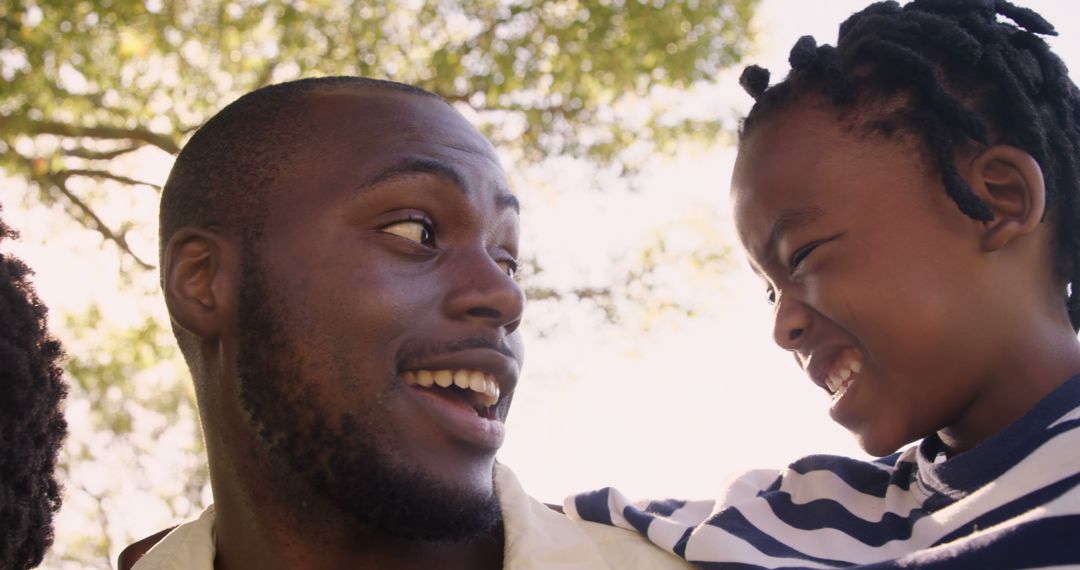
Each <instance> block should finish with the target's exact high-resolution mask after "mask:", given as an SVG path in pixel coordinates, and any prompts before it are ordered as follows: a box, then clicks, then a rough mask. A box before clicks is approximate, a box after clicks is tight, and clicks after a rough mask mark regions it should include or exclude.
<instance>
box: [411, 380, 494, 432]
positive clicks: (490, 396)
mask: <svg viewBox="0 0 1080 570" xmlns="http://www.w3.org/2000/svg"><path fill="white" fill-rule="evenodd" d="M401 378H402V380H404V381H405V384H406V385H408V386H415V387H419V388H421V389H425V390H431V391H432V392H435V393H437V394H438V395H439V396H440V397H443V398H447V399H449V400H456V401H461V402H464V403H466V404H468V405H469V406H470V407H472V409H473V410H475V411H476V415H478V416H480V417H482V418H486V419H489V420H493V419H496V415H495V407H494V406H495V404H496V403H497V402H498V401H499V383H498V382H496V381H495V377H494V376H492V375H491V374H486V373H484V372H481V371H479V370H464V369H462V370H409V371H406V372H403V373H402V374H401Z"/></svg>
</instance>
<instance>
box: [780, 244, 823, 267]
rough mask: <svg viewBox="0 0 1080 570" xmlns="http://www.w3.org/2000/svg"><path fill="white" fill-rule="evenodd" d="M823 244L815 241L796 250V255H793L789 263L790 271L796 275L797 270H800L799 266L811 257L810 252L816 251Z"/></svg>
mask: <svg viewBox="0 0 1080 570" xmlns="http://www.w3.org/2000/svg"><path fill="white" fill-rule="evenodd" d="M822 243H823V242H821V241H815V242H812V243H809V244H806V245H804V246H802V247H801V248H799V249H797V250H795V253H793V254H791V259H790V260H789V261H788V271H790V272H791V273H794V272H795V270H796V269H798V268H799V265H800V264H801V263H802V262H803V261H804V260H805V259H806V258H807V256H809V255H810V252H812V251H814V249H815V248H817V246H819V245H821V244H822Z"/></svg>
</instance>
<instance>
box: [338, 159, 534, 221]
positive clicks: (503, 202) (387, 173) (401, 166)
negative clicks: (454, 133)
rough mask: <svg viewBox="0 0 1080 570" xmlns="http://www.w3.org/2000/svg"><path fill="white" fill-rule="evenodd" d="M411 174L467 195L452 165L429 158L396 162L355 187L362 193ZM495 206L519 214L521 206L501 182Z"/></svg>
mask: <svg viewBox="0 0 1080 570" xmlns="http://www.w3.org/2000/svg"><path fill="white" fill-rule="evenodd" d="M412 174H433V175H435V176H436V177H438V178H442V179H443V180H446V181H447V182H450V183H451V184H453V185H454V186H457V187H458V189H459V190H461V192H462V193H463V194H468V193H469V187H468V186H467V185H466V184H465V177H464V176H462V175H461V173H460V172H458V170H457V169H456V168H454V167H453V166H452V165H450V164H447V163H445V162H442V161H440V160H435V159H431V158H422V157H411V158H406V159H404V160H401V161H398V162H396V163H394V164H392V165H390V166H389V167H387V168H384V169H382V170H380V171H379V172H377V173H375V174H374V175H373V176H371V177H370V178H368V179H367V180H365V181H364V182H362V183H361V184H360V186H358V187H357V190H358V191H364V190H367V189H369V188H372V187H374V186H377V185H379V184H382V183H384V182H388V181H390V180H393V179H395V178H399V177H403V176H409V175H412ZM495 190H496V195H495V205H496V206H498V207H499V208H513V209H514V212H516V213H518V214H520V213H521V204H520V203H519V202H518V199H517V197H516V196H514V195H513V194H511V193H510V189H509V188H507V187H506V184H505V183H503V182H501V181H500V182H499V183H498V187H496V189H495Z"/></svg>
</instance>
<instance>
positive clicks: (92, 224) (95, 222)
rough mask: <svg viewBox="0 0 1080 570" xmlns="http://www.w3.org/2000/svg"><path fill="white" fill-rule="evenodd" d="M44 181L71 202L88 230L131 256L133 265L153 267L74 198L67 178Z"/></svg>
mask: <svg viewBox="0 0 1080 570" xmlns="http://www.w3.org/2000/svg"><path fill="white" fill-rule="evenodd" d="M46 179H47V181H48V182H49V183H51V184H50V185H51V186H52V187H54V188H56V190H57V191H59V192H60V193H61V194H63V195H64V197H65V198H67V199H68V201H69V202H71V205H73V206H75V208H76V209H77V210H78V211H79V212H80V215H77V216H74V217H75V218H76V219H77V220H79V222H80V223H81V224H82V225H83V226H85V227H87V228H88V229H91V230H94V231H96V232H97V233H99V234H101V236H102V237H103V238H105V239H106V240H107V241H111V242H113V243H114V244H116V247H119V248H120V251H122V252H123V253H126V254H127V255H130V256H131V259H133V260H135V263H136V264H137V265H138V266H139V267H141V268H142V269H146V270H150V269H153V268H154V266H153V265H151V264H149V263H147V262H145V261H143V260H142V258H140V257H139V256H138V255H136V254H135V252H134V251H132V250H131V246H129V245H128V242H127V239H126V238H124V235H123V234H122V233H117V232H115V231H113V230H112V229H111V228H109V226H108V225H107V224H106V223H105V222H104V221H102V219H101V218H99V217H98V215H97V214H96V213H94V210H93V209H92V208H91V207H90V206H89V205H88V204H87V203H86V202H84V201H83V200H82V199H81V198H79V197H78V196H76V195H75V194H74V193H73V192H72V191H71V189H70V188H68V187H67V178H66V177H65V176H63V175H59V176H58V175H56V174H53V175H48V176H46Z"/></svg>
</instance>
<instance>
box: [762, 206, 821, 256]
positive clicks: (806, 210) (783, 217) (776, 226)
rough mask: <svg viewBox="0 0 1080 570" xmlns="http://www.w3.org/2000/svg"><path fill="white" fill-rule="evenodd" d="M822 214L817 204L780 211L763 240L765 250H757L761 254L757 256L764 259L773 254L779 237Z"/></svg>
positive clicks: (814, 220)
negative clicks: (766, 237) (765, 238)
mask: <svg viewBox="0 0 1080 570" xmlns="http://www.w3.org/2000/svg"><path fill="white" fill-rule="evenodd" d="M824 214H825V211H824V210H822V209H821V208H819V207H817V206H802V207H799V208H789V209H787V210H784V211H782V212H780V215H779V216H777V217H776V221H774V222H773V225H772V228H771V229H769V238H768V239H767V240H766V241H765V250H764V251H761V252H758V253H760V254H763V255H761V256H759V258H761V259H766V258H768V257H770V256H773V255H774V254H775V252H776V244H777V242H779V241H780V238H782V237H784V234H786V233H788V232H790V231H792V230H795V229H798V228H801V227H803V226H806V225H808V224H811V223H813V222H816V221H817V220H818V219H819V218H821V217H822V216H823V215H824Z"/></svg>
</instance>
